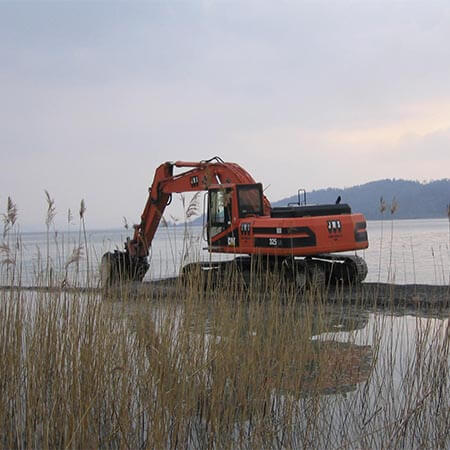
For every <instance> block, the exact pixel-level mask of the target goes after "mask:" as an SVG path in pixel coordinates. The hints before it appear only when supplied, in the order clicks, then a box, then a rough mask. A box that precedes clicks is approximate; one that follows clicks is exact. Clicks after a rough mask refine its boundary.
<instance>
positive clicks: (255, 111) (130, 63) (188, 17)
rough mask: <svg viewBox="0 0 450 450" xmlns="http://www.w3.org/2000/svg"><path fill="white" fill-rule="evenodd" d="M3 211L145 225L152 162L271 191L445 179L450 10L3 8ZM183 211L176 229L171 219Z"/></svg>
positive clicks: (187, 4)
mask: <svg viewBox="0 0 450 450" xmlns="http://www.w3.org/2000/svg"><path fill="white" fill-rule="evenodd" d="M0 152H1V153H0V166H1V175H0V210H1V212H4V211H5V208H6V200H7V197H8V196H11V197H12V198H13V200H14V201H15V202H16V203H17V205H18V208H19V214H20V223H21V224H22V229H30V228H31V227H36V226H42V227H43V226H44V216H45V208H46V205H45V197H44V189H47V190H48V191H49V192H50V194H51V195H52V196H53V197H54V198H55V200H56V207H57V212H58V216H57V218H58V221H59V223H63V222H64V221H65V219H66V217H67V209H68V208H71V209H72V211H74V212H75V213H76V212H77V210H78V208H79V204H80V200H81V199H82V198H83V199H84V200H85V202H86V205H87V212H86V220H87V225H88V227H90V228H101V227H107V228H113V227H120V226H121V225H122V217H123V216H126V217H127V218H128V220H129V221H130V222H138V221H139V216H140V214H141V211H142V208H143V206H144V203H145V200H146V197H147V188H148V186H149V185H150V184H151V181H152V177H153V173H154V169H155V168H156V166H158V165H159V164H161V163H162V162H164V161H167V160H177V159H183V160H193V161H197V160H201V159H207V158H210V157H212V156H214V155H219V156H221V157H222V158H223V159H225V160H228V161H233V162H237V163H239V164H241V165H242V166H243V167H245V168H246V169H247V170H248V171H249V172H250V173H251V174H252V175H253V176H254V178H255V179H256V180H257V181H261V182H262V183H263V184H264V185H265V186H267V185H270V186H269V188H268V189H267V191H266V193H267V195H268V197H269V198H270V199H272V200H278V199H280V198H283V197H286V196H288V195H292V194H294V193H295V192H296V191H297V189H298V188H299V187H302V188H306V189H307V190H313V189H318V188H322V187H331V186H333V187H348V186H352V185H355V184H361V183H365V182H367V181H372V180H377V179H381V178H394V177H395V178H405V179H418V180H421V181H422V180H430V179H439V178H448V177H450V2H448V1H447V0H445V1H444V0H442V1H405V2H395V1H393V0H390V1H367V0H366V1H364V0H359V1H344V0H342V1H339V0H334V1H331V0H330V1H308V2H305V1H303V2H302V1H295V2H294V1H292V2H280V1H277V2H264V1H253V2H243V1H217V2H215V1H202V2H201V1H199V2H197V1H194V0H192V1H184V2H169V1H164V2H163V1H161V2H138V3H132V2H129V1H127V2H108V1H102V2H88V1H77V2H76V1H73V2H37V1H34V2H30V3H27V2H18V1H16V2H5V1H1V2H0ZM172 214H173V215H177V214H178V215H179V210H178V209H177V208H176V207H175V209H174V210H173V211H172Z"/></svg>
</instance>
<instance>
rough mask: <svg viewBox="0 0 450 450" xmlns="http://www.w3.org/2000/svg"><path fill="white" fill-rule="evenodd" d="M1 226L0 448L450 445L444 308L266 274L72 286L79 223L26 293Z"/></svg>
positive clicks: (15, 246) (16, 250) (11, 240)
mask: <svg viewBox="0 0 450 450" xmlns="http://www.w3.org/2000/svg"><path fill="white" fill-rule="evenodd" d="M8 223H9V224H10V225H11V227H10V228H9V229H8V230H7V231H6V232H5V234H4V236H3V241H2V242H3V244H2V245H3V247H2V248H3V250H2V266H1V267H2V269H1V270H2V274H1V275H2V280H3V283H4V284H8V285H9V287H8V288H4V289H2V290H0V350H1V355H2V358H1V359H0V392H1V396H0V402H1V403H0V446H1V447H3V448H327V449H329V448H331V449H338V448H355V449H356V448H442V449H444V448H448V446H449V437H448V429H449V426H450V409H449V394H448V390H449V382H450V379H449V320H448V318H446V317H442V316H436V315H435V314H434V312H433V311H429V312H427V311H421V312H417V313H416V314H414V315H412V314H409V315H399V314H398V311H396V310H395V309H389V308H387V309H384V310H382V311H379V310H378V311H377V310H376V309H374V308H372V306H371V305H372V303H371V302H370V301H369V300H370V299H367V298H360V299H359V301H357V302H354V303H355V304H352V305H349V304H347V302H346V301H345V298H344V296H343V295H342V296H341V297H340V296H339V291H338V290H337V291H336V292H335V295H334V301H333V303H332V304H331V303H330V302H329V301H328V296H327V295H326V292H325V291H324V290H322V289H310V290H307V291H304V292H298V291H296V290H295V289H294V288H293V287H292V286H290V285H285V284H283V283H282V280H280V279H278V278H277V277H276V276H275V275H274V274H267V273H261V274H259V275H258V277H256V278H255V279H254V280H253V282H252V284H251V285H246V286H243V284H242V283H241V280H240V279H239V274H237V273H235V272H232V271H231V272H230V273H227V274H226V276H225V278H224V279H223V281H222V282H219V283H218V284H217V283H216V285H215V286H214V289H209V288H208V289H206V290H205V289H204V285H203V281H200V280H199V278H198V277H196V276H195V274H194V276H192V277H191V278H190V279H189V280H188V282H181V281H178V282H175V284H174V285H173V288H172V289H170V291H165V290H164V289H159V288H157V285H156V284H155V285H152V284H149V285H147V287H146V289H145V290H141V289H137V288H136V286H134V285H123V286H121V287H120V288H118V289H115V290H111V291H109V292H108V293H105V292H101V291H100V290H97V289H85V290H84V291H82V290H77V289H74V287H75V288H76V287H78V286H79V284H80V283H79V281H77V280H79V279H80V278H79V277H80V275H79V270H78V269H77V264H78V263H79V262H80V258H82V257H84V256H83V255H85V254H84V253H83V252H81V248H82V247H83V246H84V245H86V244H87V241H85V239H84V236H85V233H83V227H81V228H80V230H81V231H80V240H79V245H78V243H76V244H77V245H75V246H73V245H72V246H71V247H70V248H66V250H65V251H64V252H65V253H64V254H65V257H64V258H62V257H61V260H60V261H62V264H61V263H59V264H54V260H52V259H51V258H47V255H45V250H44V251H43V256H40V257H39V258H37V259H36V267H37V269H39V270H35V272H34V275H33V276H34V281H33V283H34V285H36V286H41V287H46V286H49V285H51V287H52V288H51V289H48V290H45V289H35V290H23V289H20V287H21V286H22V284H23V283H22V275H23V271H22V267H23V266H22V265H21V236H20V233H19V232H18V231H17V230H16V229H15V223H11V222H8ZM48 236H49V239H53V238H55V236H54V234H52V233H51V232H49V234H48ZM77 249H78V250H77ZM61 252H62V250H61ZM94 259H95V258H93V260H94ZM93 266H94V264H91V265H90V268H91V271H92V272H91V274H92V276H91V277H90V278H89V282H90V283H91V284H95V282H96V281H95V278H94V276H93V274H94V273H95V270H94V269H93ZM77 277H78V278H77ZM85 281H86V278H83V282H85ZM67 286H69V287H70V289H68V288H67ZM88 287H89V286H88Z"/></svg>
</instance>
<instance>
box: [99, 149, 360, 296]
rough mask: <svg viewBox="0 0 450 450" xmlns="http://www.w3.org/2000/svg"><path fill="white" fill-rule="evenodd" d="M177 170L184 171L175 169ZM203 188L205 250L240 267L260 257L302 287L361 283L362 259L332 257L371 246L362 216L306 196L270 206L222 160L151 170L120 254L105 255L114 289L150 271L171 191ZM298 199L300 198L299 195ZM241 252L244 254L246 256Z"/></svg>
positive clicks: (215, 266) (211, 265) (257, 187)
mask: <svg viewBox="0 0 450 450" xmlns="http://www.w3.org/2000/svg"><path fill="white" fill-rule="evenodd" d="M174 168H184V169H185V171H183V172H181V173H178V174H174ZM194 191H207V192H208V202H207V217H206V235H207V241H208V246H207V249H208V250H209V251H210V252H213V253H227V254H235V255H239V256H238V257H237V258H235V260H234V261H235V264H236V261H237V262H238V264H237V266H238V267H239V268H240V270H244V271H246V270H247V271H248V270H250V269H251V268H252V267H253V266H254V263H253V261H256V260H258V261H264V264H265V267H266V268H267V269H270V270H279V268H280V267H285V268H287V270H285V273H289V274H290V275H291V276H292V278H293V279H294V280H295V281H296V283H298V284H299V285H300V286H301V287H302V286H305V285H306V283H308V282H309V281H310V280H311V279H312V278H314V279H315V280H316V281H317V280H318V281H319V282H324V283H325V282H326V281H329V280H331V281H336V280H342V281H344V282H347V283H354V282H361V281H362V280H364V278H365V277H366V275H367V265H366V263H365V261H364V260H363V259H362V258H361V257H359V256H356V255H348V254H343V255H342V254H341V255H339V254H336V253H339V252H348V251H353V250H361V249H365V248H367V247H368V237H367V230H366V220H365V218H364V216H363V215H362V214H360V213H356V214H355V213H352V212H351V208H350V206H349V205H347V204H341V203H340V198H339V199H338V200H337V201H336V203H335V204H325V205H308V204H306V193H304V192H303V194H304V195H303V196H301V195H300V191H299V198H298V203H294V204H289V205H287V206H284V207H272V206H271V204H270V202H269V200H268V199H267V198H266V197H265V195H264V193H263V188H262V184H261V183H256V182H255V180H254V179H253V177H252V176H251V175H250V174H249V173H248V172H247V171H246V170H245V169H243V168H242V167H241V166H239V165H238V164H236V163H231V162H224V161H223V160H222V159H221V158H219V157H214V158H211V159H209V160H204V161H199V162H185V161H177V162H165V163H163V164H161V165H160V166H159V167H158V168H157V169H156V172H155V176H154V179H153V183H152V185H151V187H150V189H149V196H148V200H147V203H146V205H145V208H144V211H143V213H142V216H141V223H140V224H139V225H135V226H134V236H133V238H132V239H128V240H127V242H125V250H124V251H117V250H116V251H115V252H114V253H111V252H108V253H106V254H105V255H103V257H102V262H101V280H102V284H103V285H104V286H111V285H114V284H116V283H118V282H120V281H123V280H131V281H142V279H143V277H144V275H145V273H146V272H147V270H148V268H149V264H148V261H147V256H148V254H149V249H150V247H151V245H152V241H153V238H154V236H155V233H156V231H157V229H158V225H159V223H160V221H161V217H162V215H163V213H164V210H165V209H166V206H167V205H169V204H170V202H171V198H172V194H173V193H182V192H194ZM302 197H303V198H302ZM243 255H245V256H243ZM230 263H231V262H230V261H221V262H199V263H191V264H189V265H188V267H185V268H184V269H185V270H184V272H186V270H192V268H193V267H197V268H200V270H204V271H211V270H213V271H214V270H219V269H221V268H223V266H226V265H227V264H230Z"/></svg>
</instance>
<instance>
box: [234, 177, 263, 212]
mask: <svg viewBox="0 0 450 450" xmlns="http://www.w3.org/2000/svg"><path fill="white" fill-rule="evenodd" d="M237 192H238V203H239V217H247V216H262V215H263V202H262V186H261V184H250V185H242V186H237Z"/></svg>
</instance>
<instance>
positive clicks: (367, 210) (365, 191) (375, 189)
mask: <svg viewBox="0 0 450 450" xmlns="http://www.w3.org/2000/svg"><path fill="white" fill-rule="evenodd" d="M339 195H340V196H341V198H342V200H341V203H348V204H349V205H350V206H351V208H352V211H354V212H361V213H363V214H364V215H365V216H366V218H367V219H369V220H376V219H381V218H382V215H381V213H380V198H381V197H383V199H384V201H385V202H386V205H387V207H388V209H387V210H386V211H385V213H384V217H385V218H386V217H390V212H389V207H390V205H391V203H392V199H393V198H394V197H395V199H396V200H397V203H398V208H397V211H396V212H395V215H394V218H395V219H427V218H439V217H447V205H448V204H450V179H448V178H447V179H442V180H437V181H431V182H429V183H421V182H419V181H408V180H396V179H393V180H389V179H386V180H378V181H372V182H370V183H366V184H361V185H358V186H353V187H349V188H344V189H338V188H327V189H319V190H317V191H312V192H308V193H307V202H308V203H334V202H335V201H336V199H337V198H338V196H339ZM291 202H297V195H294V196H292V197H287V198H284V199H282V200H278V201H276V202H272V206H285V205H287V204H288V203H291ZM202 223H203V219H202V217H197V218H196V219H195V220H194V221H193V222H192V224H193V225H201V224H202Z"/></svg>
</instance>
